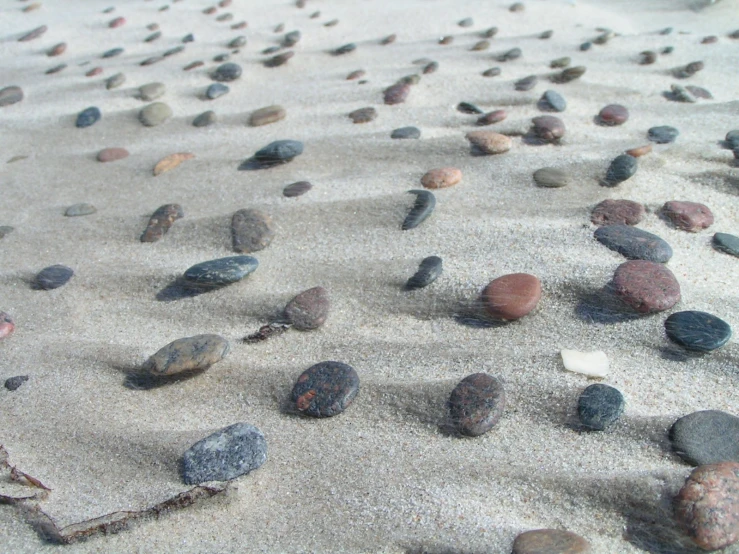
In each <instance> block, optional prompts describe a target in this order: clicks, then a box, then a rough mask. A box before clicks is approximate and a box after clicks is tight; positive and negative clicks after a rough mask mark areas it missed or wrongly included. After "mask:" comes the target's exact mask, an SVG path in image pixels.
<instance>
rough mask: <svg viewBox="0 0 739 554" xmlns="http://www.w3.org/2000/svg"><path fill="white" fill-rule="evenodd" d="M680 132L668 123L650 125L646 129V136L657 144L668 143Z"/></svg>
mask: <svg viewBox="0 0 739 554" xmlns="http://www.w3.org/2000/svg"><path fill="white" fill-rule="evenodd" d="M679 134H680V131H678V130H677V129H675V128H674V127H670V126H669V125H662V126H659V127H652V128H651V129H649V131H647V138H648V139H649V140H651V141H652V142H656V143H657V144H668V143H670V142H675V139H676V138H677V136H678V135H679Z"/></svg>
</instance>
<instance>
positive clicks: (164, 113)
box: [139, 102, 172, 127]
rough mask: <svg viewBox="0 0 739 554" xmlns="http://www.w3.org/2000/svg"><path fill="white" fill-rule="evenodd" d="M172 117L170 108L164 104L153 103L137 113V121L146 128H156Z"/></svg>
mask: <svg viewBox="0 0 739 554" xmlns="http://www.w3.org/2000/svg"><path fill="white" fill-rule="evenodd" d="M170 117H172V108H170V107H169V106H168V105H167V104H165V103H164V102H154V103H153V104H149V105H148V106H145V107H144V108H143V109H142V110H141V111H140V112H139V121H141V123H142V124H144V125H145V126H146V127H156V126H157V125H161V124H162V123H164V122H165V121H167V120H168V119H169V118H170Z"/></svg>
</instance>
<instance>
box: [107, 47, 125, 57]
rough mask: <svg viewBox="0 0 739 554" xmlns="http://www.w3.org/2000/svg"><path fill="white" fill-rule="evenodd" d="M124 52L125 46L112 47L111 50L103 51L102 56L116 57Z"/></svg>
mask: <svg viewBox="0 0 739 554" xmlns="http://www.w3.org/2000/svg"><path fill="white" fill-rule="evenodd" d="M123 52H124V50H123V48H111V49H110V50H106V51H105V52H103V55H102V57H103V58H115V57H116V56H120V55H121V54H123Z"/></svg>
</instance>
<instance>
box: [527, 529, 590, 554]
mask: <svg viewBox="0 0 739 554" xmlns="http://www.w3.org/2000/svg"><path fill="white" fill-rule="evenodd" d="M590 552H591V549H590V543H589V542H588V541H586V540H585V539H584V538H582V537H581V536H580V535H576V534H575V533H572V532H571V531H562V530H560V529H535V530H533V531H526V532H524V533H521V534H520V535H518V536H517V537H516V540H514V541H513V554H590Z"/></svg>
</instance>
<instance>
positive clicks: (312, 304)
mask: <svg viewBox="0 0 739 554" xmlns="http://www.w3.org/2000/svg"><path fill="white" fill-rule="evenodd" d="M330 309H331V300H330V298H329V296H328V291H327V290H326V289H325V288H323V287H313V288H311V289H308V290H306V291H303V292H301V293H300V294H298V295H297V296H296V297H295V298H293V299H292V300H290V302H288V303H287V306H285V317H287V319H288V321H289V322H290V323H292V326H293V327H294V328H295V329H297V330H298V331H311V330H313V329H318V328H319V327H320V326H322V325H323V324H324V323H326V318H328V313H329V311H330Z"/></svg>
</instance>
